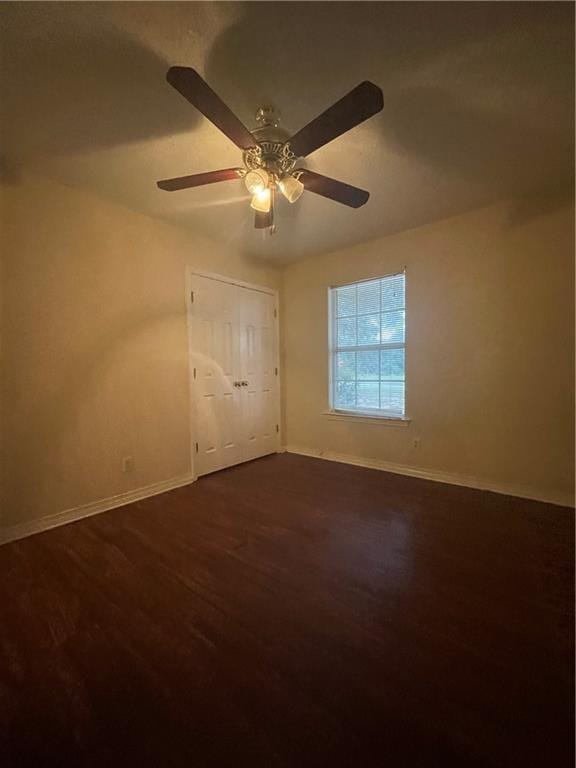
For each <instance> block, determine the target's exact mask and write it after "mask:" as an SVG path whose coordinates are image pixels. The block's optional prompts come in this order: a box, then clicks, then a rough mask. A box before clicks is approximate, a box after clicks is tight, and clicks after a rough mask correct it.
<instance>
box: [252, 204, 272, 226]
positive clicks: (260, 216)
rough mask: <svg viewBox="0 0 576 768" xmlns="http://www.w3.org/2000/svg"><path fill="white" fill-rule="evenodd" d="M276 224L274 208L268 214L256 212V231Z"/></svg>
mask: <svg viewBox="0 0 576 768" xmlns="http://www.w3.org/2000/svg"><path fill="white" fill-rule="evenodd" d="M273 223H274V212H273V211H272V208H270V210H269V211H268V213H262V211H254V227H255V228H256V229H266V228H267V227H271V226H272V224H273Z"/></svg>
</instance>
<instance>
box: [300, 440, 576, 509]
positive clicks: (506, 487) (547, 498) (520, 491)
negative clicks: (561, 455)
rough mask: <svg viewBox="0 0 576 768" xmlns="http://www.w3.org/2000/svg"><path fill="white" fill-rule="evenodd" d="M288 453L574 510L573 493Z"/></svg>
mask: <svg viewBox="0 0 576 768" xmlns="http://www.w3.org/2000/svg"><path fill="white" fill-rule="evenodd" d="M285 450H286V452H287V453H297V454H299V455H300V456H310V457H312V458H315V459H325V460H326V461H337V462H339V463H341V464H353V465H354V466H357V467H367V468H368V469H379V470H381V471H382V472H392V473H393V474H396V475H408V476H409V477H420V478H422V479H424V480H434V481H435V482H438V483H448V484H449V485H462V486H465V487H466V488H476V489H477V490H481V491H492V492H493V493H500V494H503V495H504V496H517V497H519V498H522V499H531V500H533V501H544V502H546V503H547V504H557V505H559V506H561V507H573V506H574V497H573V496H572V495H571V494H569V493H562V492H559V493H540V492H539V491H538V490H536V489H534V488H531V487H529V486H523V485H512V484H508V483H497V482H493V481H491V480H482V479H480V478H478V477H470V476H468V475H457V474H453V473H452V472H443V471H442V470H437V469H421V468H419V467H411V466H409V465H404V464H394V463H392V462H389V461H382V460H381V459H364V458H362V457H360V456H351V455H349V454H345V453H335V452H334V451H320V450H318V449H315V448H302V447H300V446H296V445H287V446H286V447H285Z"/></svg>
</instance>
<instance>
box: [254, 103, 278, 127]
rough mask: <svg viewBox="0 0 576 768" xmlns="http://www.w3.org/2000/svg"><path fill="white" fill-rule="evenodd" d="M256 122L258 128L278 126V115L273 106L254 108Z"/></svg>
mask: <svg viewBox="0 0 576 768" xmlns="http://www.w3.org/2000/svg"><path fill="white" fill-rule="evenodd" d="M256 122H257V123H258V127H259V128H265V127H272V128H278V126H279V125H280V115H279V114H278V113H277V112H276V110H275V109H274V107H270V106H268V107H258V109H257V110H256Z"/></svg>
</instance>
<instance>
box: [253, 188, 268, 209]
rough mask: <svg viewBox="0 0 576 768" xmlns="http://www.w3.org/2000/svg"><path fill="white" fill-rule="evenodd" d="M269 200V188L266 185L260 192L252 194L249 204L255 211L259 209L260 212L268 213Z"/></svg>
mask: <svg viewBox="0 0 576 768" xmlns="http://www.w3.org/2000/svg"><path fill="white" fill-rule="evenodd" d="M270 200H271V194H270V188H269V187H267V188H266V189H263V190H262V191H261V192H257V193H256V194H255V195H254V196H253V198H252V202H251V203H250V206H251V207H252V208H254V210H255V211H260V212H261V213H268V211H269V210H270Z"/></svg>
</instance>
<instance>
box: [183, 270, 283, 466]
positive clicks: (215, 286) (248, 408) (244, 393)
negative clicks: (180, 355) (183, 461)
mask: <svg viewBox="0 0 576 768" xmlns="http://www.w3.org/2000/svg"><path fill="white" fill-rule="evenodd" d="M191 289H192V295H191V305H190V355H191V365H192V369H193V378H192V390H193V391H192V395H193V413H192V418H193V424H192V432H193V435H194V438H193V439H194V447H193V451H194V467H195V473H196V474H197V475H205V474H207V473H209V472H215V471H216V470H218V469H224V468H225V467H229V466H231V465H233V464H238V463H239V462H241V461H248V460H250V459H255V458H258V457H259V456H265V455H266V454H268V453H274V452H275V451H277V450H278V440H279V436H278V433H277V427H276V424H277V419H278V396H279V388H278V377H277V368H276V365H277V338H276V319H275V310H276V307H275V297H274V296H273V295H271V294H269V293H266V292H264V291H259V290H255V289H251V288H244V287H241V286H238V285H234V284H232V283H228V282H226V281H225V280H224V279H217V278H209V277H202V276H198V275H193V276H192V280H191Z"/></svg>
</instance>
